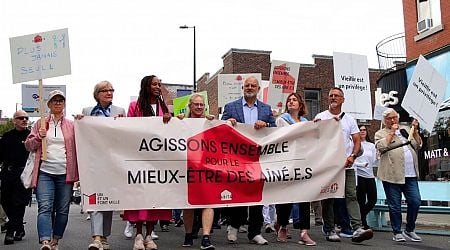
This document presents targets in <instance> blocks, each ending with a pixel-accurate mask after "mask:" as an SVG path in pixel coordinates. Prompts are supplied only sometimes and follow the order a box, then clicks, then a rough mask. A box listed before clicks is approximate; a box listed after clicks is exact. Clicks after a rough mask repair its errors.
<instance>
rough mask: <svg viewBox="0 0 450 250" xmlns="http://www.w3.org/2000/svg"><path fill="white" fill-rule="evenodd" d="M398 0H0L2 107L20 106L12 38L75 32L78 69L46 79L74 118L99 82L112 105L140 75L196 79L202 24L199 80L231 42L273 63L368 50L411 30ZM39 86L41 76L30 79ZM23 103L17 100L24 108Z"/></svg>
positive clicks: (134, 88)
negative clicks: (108, 87) (108, 85)
mask: <svg viewBox="0 0 450 250" xmlns="http://www.w3.org/2000/svg"><path fill="white" fill-rule="evenodd" d="M401 2H402V1H401V0H378V1H373V0H340V1H336V0H316V1H310V0H278V1H273V0H256V1H250V0H164V1H150V0H147V1H145V0H142V1H141V0H134V1H132V0H128V1H124V0H91V1H70V0H65V1H61V0H41V1H31V0H3V1H1V3H0V26H1V33H0V68H1V70H0V109H1V110H3V116H7V117H10V116H12V114H13V112H14V111H15V108H16V103H21V88H20V84H13V83H12V82H13V81H12V73H11V56H10V47H9V38H10V37H15V36H22V35H28V34H32V33H38V32H44V31H50V30H56V29H62V28H68V29H69V40H70V54H71V65H72V67H71V68H72V74H71V75H68V76H62V77H56V78H49V79H44V81H43V82H44V84H65V85H67V111H66V113H67V114H75V113H80V112H81V110H82V108H83V107H85V106H89V105H94V104H95V103H94V102H95V101H94V99H93V98H92V91H93V87H94V85H95V84H96V83H97V82H99V81H101V80H109V81H110V82H112V84H113V85H114V88H115V89H116V92H115V93H114V104H116V105H118V106H122V107H124V108H128V103H129V100H130V96H133V95H134V96H136V95H138V91H139V85H140V80H141V79H142V77H143V76H145V75H149V74H155V75H157V76H159V77H160V78H161V79H162V80H163V82H167V83H174V84H192V78H193V30H192V29H179V26H180V25H185V24H186V25H188V26H193V25H195V26H196V40H197V78H199V77H200V76H201V75H203V74H204V73H205V72H210V73H211V74H214V73H215V72H216V71H217V70H218V69H220V67H222V66H223V64H222V59H221V57H222V56H223V55H224V54H225V53H226V52H227V51H228V50H230V48H239V49H253V50H268V51H272V54H271V59H272V60H284V61H291V62H298V63H313V59H312V57H311V55H312V54H321V55H330V56H331V55H333V51H338V52H347V53H355V54H362V55H367V57H368V61H369V67H371V68H378V60H377V57H376V51H375V46H376V44H377V43H378V42H379V41H381V40H382V39H384V38H386V37H388V36H390V35H393V34H396V33H400V32H404V26H403V8H402V3H401ZM27 84H37V81H34V82H27ZM18 106H19V108H20V105H18Z"/></svg>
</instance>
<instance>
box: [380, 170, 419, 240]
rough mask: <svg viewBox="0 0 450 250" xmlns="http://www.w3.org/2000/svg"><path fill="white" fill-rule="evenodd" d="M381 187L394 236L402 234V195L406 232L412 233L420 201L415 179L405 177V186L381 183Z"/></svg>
mask: <svg viewBox="0 0 450 250" xmlns="http://www.w3.org/2000/svg"><path fill="white" fill-rule="evenodd" d="M383 187H384V192H385V193H386V201H387V204H388V207H389V218H390V220H391V226H392V230H393V232H394V234H398V233H401V232H402V231H401V227H402V207H401V205H402V193H403V195H404V196H405V199H406V203H407V210H406V231H408V232H413V231H414V229H415V227H416V219H417V214H418V213H419V207H420V201H421V198H420V192H419V185H418V183H417V178H416V177H406V178H405V184H393V183H390V182H386V181H383Z"/></svg>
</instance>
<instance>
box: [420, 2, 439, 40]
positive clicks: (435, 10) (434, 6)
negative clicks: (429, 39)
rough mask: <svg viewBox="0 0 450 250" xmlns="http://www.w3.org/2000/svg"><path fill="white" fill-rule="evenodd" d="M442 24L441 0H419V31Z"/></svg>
mask: <svg viewBox="0 0 450 250" xmlns="http://www.w3.org/2000/svg"><path fill="white" fill-rule="evenodd" d="M441 24H442V22H441V3H440V0H417V33H422V32H425V31H427V30H429V29H431V28H433V27H436V26H439V25H441Z"/></svg>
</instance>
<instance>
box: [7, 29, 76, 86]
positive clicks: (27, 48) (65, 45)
mask: <svg viewBox="0 0 450 250" xmlns="http://www.w3.org/2000/svg"><path fill="white" fill-rule="evenodd" d="M9 44H10V49H11V64H12V75H13V82H14V83H19V82H28V81H33V80H40V79H45V78H50V77H55V76H62V75H69V74H70V71H71V70H70V51H69V33H68V30H67V29H60V30H53V31H48V32H43V33H36V34H31V35H26V36H18V37H12V38H10V39H9Z"/></svg>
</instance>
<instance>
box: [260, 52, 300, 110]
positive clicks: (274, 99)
mask: <svg viewBox="0 0 450 250" xmlns="http://www.w3.org/2000/svg"><path fill="white" fill-rule="evenodd" d="M271 64H272V66H271V69H270V80H269V88H268V96H267V104H269V105H270V106H271V107H272V109H278V110H279V111H280V110H281V109H282V107H283V103H285V101H286V98H287V96H288V95H289V94H290V93H293V92H295V91H296V90H297V82H298V72H299V70H300V64H299V63H293V62H285V61H275V60H274V61H272V63H271Z"/></svg>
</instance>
